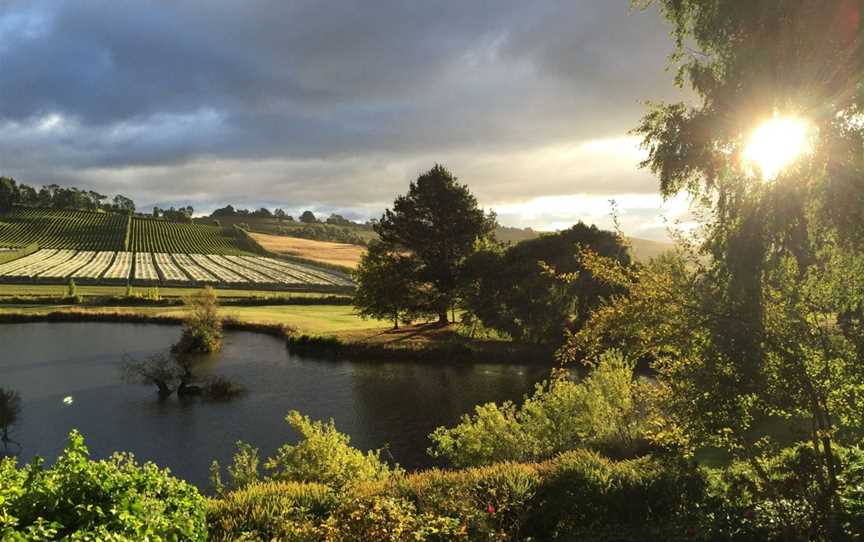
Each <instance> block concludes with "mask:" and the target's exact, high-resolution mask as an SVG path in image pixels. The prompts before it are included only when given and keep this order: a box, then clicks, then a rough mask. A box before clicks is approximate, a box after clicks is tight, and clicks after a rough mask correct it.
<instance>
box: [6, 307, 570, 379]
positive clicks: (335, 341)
mask: <svg viewBox="0 0 864 542" xmlns="http://www.w3.org/2000/svg"><path fill="white" fill-rule="evenodd" d="M76 322H77V323H118V324H123V323H125V324H155V325H173V326H179V325H182V323H183V318H182V317H181V316H171V315H155V314H142V313H138V312H132V311H112V312H95V311H83V310H76V309H75V308H72V309H69V310H55V311H50V312H43V313H0V325H3V324H25V323H76ZM222 325H223V329H225V330H227V331H245V332H250V333H260V334H263V335H269V336H271V337H274V338H277V339H281V340H284V341H285V347H286V348H287V349H288V350H289V352H290V353H292V354H296V355H300V356H303V355H308V356H311V357H315V358H318V359H319V360H320V361H325V362H326V361H336V362H338V361H350V362H354V363H438V364H442V365H445V364H446V365H467V364H489V365H542V366H548V367H550V368H552V367H553V366H555V365H556V363H555V359H554V355H553V354H554V352H549V351H545V350H543V349H538V348H528V347H524V346H519V345H513V344H512V343H509V342H504V341H499V342H488V341H486V342H484V341H475V340H469V339H466V340H462V341H441V342H438V343H435V342H425V343H408V344H407V345H400V346H391V345H389V344H388V343H378V342H370V341H364V340H344V339H342V338H339V337H337V336H332V335H330V336H328V335H323V334H317V335H316V334H312V335H310V334H305V333H304V334H301V333H299V332H298V331H297V330H296V329H295V328H294V327H292V326H291V325H290V324H285V323H267V322H248V321H243V320H241V319H238V318H235V317H231V316H228V317H225V318H223V324H222Z"/></svg>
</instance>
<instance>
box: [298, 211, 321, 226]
mask: <svg viewBox="0 0 864 542" xmlns="http://www.w3.org/2000/svg"><path fill="white" fill-rule="evenodd" d="M300 222H303V223H304V224H315V223H317V222H318V219H317V218H315V213H313V212H312V211H303V214H302V215H300Z"/></svg>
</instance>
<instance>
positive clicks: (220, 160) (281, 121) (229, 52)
mask: <svg viewBox="0 0 864 542" xmlns="http://www.w3.org/2000/svg"><path fill="white" fill-rule="evenodd" d="M628 8H629V6H628V1H627V0H581V1H578V0H562V1H541V2H524V1H516V0H494V1H492V0H490V1H485V2H484V1H466V0H449V1H435V2H406V1H402V0H400V1H395V0H393V1H383V0H379V1H368V0H366V1H360V0H356V1H347V0H344V1H332V2H322V1H313V0H295V1H261V0H255V1H250V0H246V1H242V2H240V1H235V2H227V1H215V0H206V1H205V0H201V1H190V0H178V1H169V0H164V1H151V2H122V3H120V2H109V1H104V2H100V1H89V2H62V1H59V0H57V1H39V0H37V1H21V2H15V1H13V2H9V1H6V2H3V1H0V69H2V73H3V77H2V81H0V129H2V131H3V134H4V137H3V138H2V140H0V173H5V174H10V173H11V174H14V175H15V176H16V177H18V178H20V179H21V180H24V181H28V182H31V183H42V182H51V181H56V182H60V183H67V184H71V183H80V184H85V183H86V184H88V185H94V186H95V187H97V189H99V190H102V191H105V192H112V193H113V192H117V191H121V189H122V190H125V191H126V192H129V193H132V194H133V195H135V196H136V197H137V198H138V199H140V200H141V201H143V202H148V201H149V202H171V201H177V202H180V201H185V202H192V203H198V204H200V205H201V206H211V205H218V204H221V203H222V202H224V201H227V200H232V201H241V200H244V201H249V202H280V201H284V200H285V198H289V197H290V198H292V201H296V199H298V198H300V197H305V198H308V200H307V201H308V203H309V204H310V205H314V204H318V205H320V206H321V207H322V208H324V207H328V206H329V207H332V208H340V209H348V210H349V211H350V209H351V208H352V205H353V206H354V208H356V209H374V208H376V205H379V204H383V203H386V202H387V201H388V200H391V199H392V197H393V194H394V193H395V192H398V191H403V190H404V186H405V183H406V181H407V180H408V179H410V178H412V177H415V176H416V174H417V172H418V171H420V170H422V169H424V168H428V167H429V166H430V165H431V164H432V163H433V162H435V161H441V162H444V163H445V164H447V165H449V166H450V167H451V168H452V169H454V170H455V171H456V173H457V174H460V176H461V177H462V178H463V179H464V180H466V181H468V182H469V183H470V184H471V186H472V188H473V189H475V190H476V191H477V193H478V194H480V195H481V196H482V197H483V200H484V201H486V202H488V203H490V204H491V203H495V202H511V201H517V200H520V199H522V200H524V199H526V198H529V197H532V196H547V195H556V194H577V193H592V194H601V193H602V194H614V193H616V192H618V193H620V192H622V191H626V192H643V193H645V192H651V191H654V190H655V185H654V183H653V181H652V180H650V179H648V178H647V177H646V176H645V175H644V174H641V173H638V172H636V171H635V170H634V168H632V165H633V164H630V165H628V166H627V168H625V169H624V170H623V171H622V168H621V167H620V164H611V167H610V168H608V169H607V170H604V169H603V167H600V166H598V164H597V163H594V162H592V160H591V156H590V153H587V154H586V153H585V152H581V153H576V155H575V156H576V157H575V158H572V159H571V160H570V163H569V164H567V167H566V168H565V167H560V164H559V167H550V166H548V164H547V162H544V161H543V160H542V159H540V158H536V157H535V158H533V159H532V158H531V156H532V152H533V151H535V150H536V151H537V152H538V153H540V154H539V155H538V156H541V157H542V156H543V154H542V153H547V154H548V153H549V152H551V151H549V149H560V148H561V147H562V146H566V145H571V146H573V145H578V144H580V143H584V142H587V141H591V140H602V139H607V138H621V137H622V136H624V134H626V132H627V130H628V129H630V128H632V127H633V125H634V124H635V123H636V121H637V120H638V118H639V116H640V114H641V112H642V106H641V105H640V104H639V101H640V100H643V99H648V98H654V99H656V98H663V97H668V96H671V95H672V92H671V89H670V85H669V83H668V80H669V77H668V74H665V73H663V72H662V68H663V66H664V64H665V56H666V54H667V52H668V50H669V45H668V38H667V36H666V33H667V30H666V28H665V26H664V25H663V24H662V23H661V22H660V21H659V17H658V16H657V15H656V14H654V13H633V14H631V13H629V9H628ZM513 156H518V157H520V159H521V160H522V163H521V164H512V163H511V164H508V159H509V158H510V157H513ZM557 160H561V158H560V157H558V158H556V159H555V160H552V162H556V161H557ZM613 161H614V160H613ZM634 162H635V161H634ZM528 164H532V165H531V167H529V166H528ZM514 165H515V167H510V166H514ZM583 166H584V167H583ZM226 168H231V170H230V171H229V170H226ZM514 171H515V172H518V174H517V173H514ZM562 171H565V173H563V174H562ZM466 173H467V174H466ZM468 174H470V175H472V176H470V177H469V175H468ZM240 179H242V181H240ZM238 182H239V186H238ZM358 212H359V211H358ZM370 212H371V211H370Z"/></svg>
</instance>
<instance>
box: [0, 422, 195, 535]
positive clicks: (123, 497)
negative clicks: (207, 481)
mask: <svg viewBox="0 0 864 542" xmlns="http://www.w3.org/2000/svg"><path fill="white" fill-rule="evenodd" d="M205 512H206V505H205V500H204V499H203V497H201V495H200V494H199V493H198V490H196V489H195V488H194V487H193V486H191V485H189V484H187V483H185V482H183V481H180V480H177V479H175V478H172V477H171V476H170V475H169V473H168V471H167V470H160V469H159V468H158V467H156V466H155V465H153V464H151V463H145V464H144V465H138V464H137V463H135V461H134V459H133V458H132V456H131V455H129V454H115V455H114V456H113V457H112V458H111V459H108V460H103V461H92V460H90V459H89V452H88V450H87V447H86V446H85V445H84V439H83V438H82V437H81V435H80V434H79V433H77V432H75V431H73V432H72V433H71V434H70V435H69V443H68V446H67V447H66V450H65V451H64V453H63V454H62V455H61V456H60V457H59V458H58V460H57V462H56V463H55V464H54V465H53V466H52V467H50V468H45V467H44V466H43V463H42V461H41V460H37V461H34V462H33V463H32V464H30V465H26V466H24V467H21V468H18V467H17V466H16V464H15V462H14V461H13V460H12V459H5V460H3V461H2V462H0V540H3V541H4V542H5V541H9V542H37V541H40V542H41V541H46V542H47V541H49V540H60V539H62V540H82V541H83V540H99V541H102V540H111V541H138V540H151V541H154V542H157V541H172V542H173V541H203V540H206V539H207V531H206V521H205V520H206V518H205Z"/></svg>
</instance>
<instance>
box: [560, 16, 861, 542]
mask: <svg viewBox="0 0 864 542" xmlns="http://www.w3.org/2000/svg"><path fill="white" fill-rule="evenodd" d="M642 4H656V5H658V6H659V7H660V9H661V10H662V12H663V13H664V14H665V16H666V17H667V19H669V21H670V22H671V23H672V24H673V34H674V36H675V39H676V49H675V52H674V53H673V56H672V61H673V63H675V64H677V66H678V75H677V78H676V81H677V82H678V83H679V84H680V85H682V86H685V85H686V86H689V87H690V89H692V91H693V92H694V94H695V97H696V100H694V101H692V102H691V103H690V104H683V103H678V104H659V105H656V106H654V107H653V108H652V110H651V111H650V112H649V113H648V114H647V115H646V116H645V117H644V119H643V121H642V123H641V124H640V126H639V127H638V128H637V130H636V132H637V133H638V134H640V135H641V136H642V137H643V144H644V146H645V148H646V149H647V150H648V158H647V160H646V161H645V162H644V166H645V167H648V168H650V169H651V170H652V171H653V172H655V173H656V174H657V175H658V177H659V180H660V188H661V191H662V192H663V194H664V195H666V196H671V195H674V194H677V193H679V192H682V191H686V192H689V194H690V195H691V196H692V198H693V200H694V201H695V202H696V203H697V206H698V207H699V208H697V215H698V216H700V217H701V219H702V231H703V232H704V234H703V235H701V236H700V237H698V238H696V239H694V240H693V242H694V244H695V246H696V250H695V251H693V252H692V253H685V256H686V257H685V258H678V259H676V258H667V259H663V260H660V261H658V262H655V263H654V264H652V265H651V266H649V267H648V268H645V269H637V270H630V271H626V270H623V269H621V268H620V266H616V265H614V264H612V263H610V262H608V261H604V262H600V261H596V262H594V263H593V264H591V265H592V267H591V269H592V270H594V271H595V272H596V273H601V274H603V275H604V276H605V277H607V278H608V279H609V280H611V281H612V282H613V283H616V284H619V285H621V286H622V287H625V288H627V289H628V290H629V291H630V295H629V296H628V297H626V298H625V297H618V298H616V299H615V301H614V302H613V303H612V304H611V305H609V306H608V307H604V308H603V309H601V310H599V311H596V312H595V316H594V317H592V319H591V321H590V322H589V324H588V325H586V327H585V329H584V330H583V332H582V333H580V334H579V335H577V336H576V338H575V340H574V341H573V342H571V344H570V347H571V348H569V349H568V350H569V353H570V357H571V358H572V357H577V356H580V355H582V353H583V352H584V351H586V350H590V349H591V348H598V347H599V348H603V347H604V343H607V344H608V342H609V341H614V342H617V343H619V344H628V345H630V348H631V349H638V350H639V351H641V352H643V353H644V354H646V355H647V356H649V357H651V358H653V359H654V367H655V369H656V370H657V371H658V381H659V386H658V388H657V392H658V395H659V396H660V397H661V398H662V400H663V401H662V404H663V409H662V411H661V414H662V417H661V418H660V419H661V420H662V423H661V424H660V425H659V426H658V431H659V435H661V436H662V437H663V438H674V439H676V440H679V441H681V442H682V445H684V446H686V447H689V448H690V449H691V450H692V449H694V448H698V447H702V446H719V447H721V448H723V449H724V450H726V451H727V452H728V453H729V454H730V455H731V457H733V458H735V459H740V460H742V461H746V462H747V463H748V464H749V465H750V466H751V468H752V470H753V472H755V473H756V474H757V475H758V477H759V486H758V487H757V488H756V491H757V493H758V497H759V498H760V499H762V500H763V501H764V502H765V503H766V506H769V507H776V508H777V509H778V510H780V511H784V510H785V511H786V512H784V513H786V514H787V517H785V518H784V523H785V524H786V528H787V529H789V531H788V532H787V533H786V534H787V535H791V533H792V532H796V533H802V532H803V533H806V534H805V535H804V536H807V537H808V539H812V540H824V539H831V540H837V539H843V538H844V536H845V534H844V533H843V532H842V529H843V527H842V524H841V521H840V516H841V514H842V507H843V504H842V503H841V500H840V497H839V495H840V493H839V492H840V488H841V478H842V475H843V473H842V472H841V470H842V462H841V460H840V456H839V453H838V448H839V447H840V446H842V445H845V444H851V443H853V442H854V440H852V439H851V438H850V435H854V434H857V433H859V432H860V430H861V429H862V427H864V423H862V422H864V420H862V419H861V415H860V414H859V413H858V410H859V409H858V408H857V407H856V406H855V405H856V404H858V403H859V401H860V390H861V389H862V385H864V365H862V363H861V359H862V353H864V352H862V351H861V349H860V346H859V345H860V344H862V340H861V339H862V328H861V327H860V326H857V325H852V326H849V327H846V326H844V325H836V323H838V322H840V321H843V316H844V315H845V314H850V313H855V312H856V311H859V310H860V309H861V308H862V307H864V291H862V290H864V288H862V283H864V271H862V270H864V267H862V261H861V248H862V242H864V227H862V224H864V222H862V220H861V219H862V218H864V213H862V209H864V190H862V185H861V181H860V179H861V178H862V165H864V156H862V149H864V146H862V142H864V126H862V124H861V123H860V122H859V120H858V119H859V118H860V112H861V111H862V109H864V95H862V94H861V93H860V92H858V88H859V74H860V67H861V65H862V64H864V50H862V49H861V48H860V47H859V46H858V39H859V37H858V34H857V32H858V30H857V23H855V20H857V17H855V16H854V15H855V12H856V11H857V7H856V4H855V3H853V2H845V1H838V2H827V3H826V2H822V1H818V0H800V1H797V2H786V1H781V0H765V1H761V2H735V1H732V0H708V1H705V0H658V1H656V2H642ZM784 117H785V118H795V117H798V118H800V119H803V121H802V123H801V124H803V125H805V126H806V132H807V133H806V137H807V143H808V145H807V152H804V153H803V154H802V155H801V156H799V157H798V159H797V160H794V161H790V162H789V163H788V164H786V165H785V167H784V168H780V169H778V171H776V172H773V174H772V175H770V176H769V175H766V173H767V172H766V171H765V170H764V169H762V170H761V171H760V170H759V168H757V167H753V166H751V165H749V164H748V163H747V160H746V157H747V153H746V146H747V145H748V141H749V140H750V138H751V134H752V133H753V132H754V131H755V130H756V128H757V127H758V125H759V123H760V122H765V121H770V120H772V119H776V118H784ZM852 320H854V318H852ZM632 355H633V352H631V356H632ZM767 420H775V421H779V423H783V424H784V425H785V428H784V429H785V431H786V433H787V434H792V435H796V437H795V438H796V439H797V440H798V442H800V443H804V445H805V446H806V447H807V448H808V449H809V450H811V451H812V453H811V456H812V464H811V468H812V470H813V473H814V476H813V478H812V479H813V484H812V485H807V486H803V485H802V486H800V487H799V489H798V492H797V494H796V500H795V501H794V504H792V507H793V508H796V510H794V511H793V510H791V509H790V507H789V504H788V502H789V501H788V497H787V495H788V492H786V491H784V488H782V487H780V484H779V483H778V480H777V476H774V475H773V473H772V472H771V466H772V465H773V464H776V461H775V460H774V458H776V457H777V455H778V454H779V453H780V450H781V448H783V447H784V446H785V445H787V444H788V442H784V440H783V438H782V437H781V435H778V434H777V432H776V431H772V430H771V429H770V426H769V425H768V424H767V423H766V422H767ZM805 428H806V429H805ZM801 510H805V511H806V512H805V515H806V516H807V517H808V520H809V521H808V523H807V524H806V525H801V524H796V523H795V521H794V517H795V515H794V513H798V514H800V511H801ZM793 512H794V513H793ZM799 517H800V516H799Z"/></svg>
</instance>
